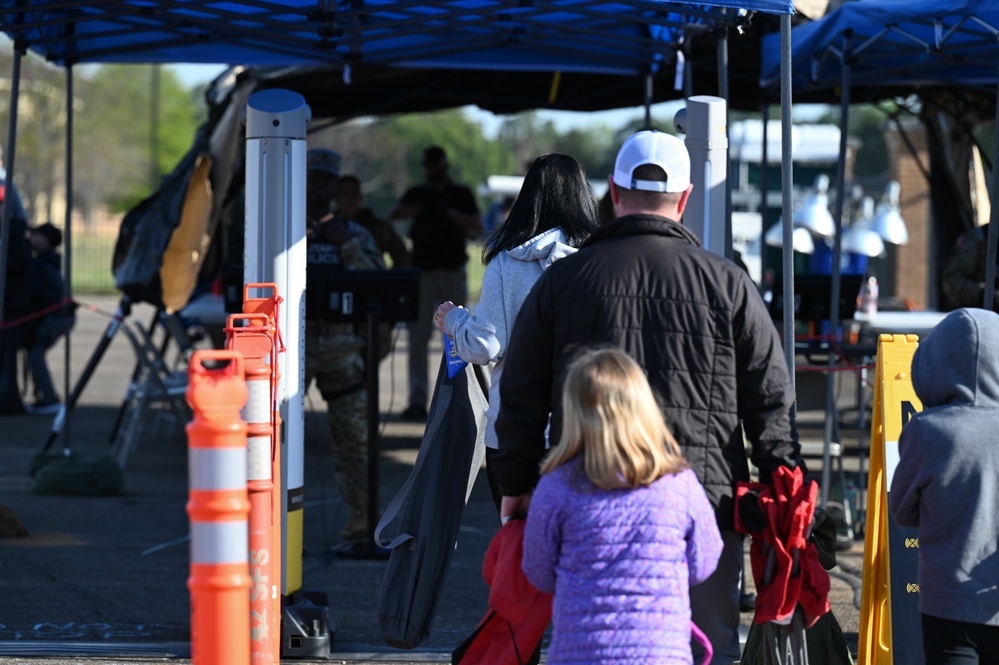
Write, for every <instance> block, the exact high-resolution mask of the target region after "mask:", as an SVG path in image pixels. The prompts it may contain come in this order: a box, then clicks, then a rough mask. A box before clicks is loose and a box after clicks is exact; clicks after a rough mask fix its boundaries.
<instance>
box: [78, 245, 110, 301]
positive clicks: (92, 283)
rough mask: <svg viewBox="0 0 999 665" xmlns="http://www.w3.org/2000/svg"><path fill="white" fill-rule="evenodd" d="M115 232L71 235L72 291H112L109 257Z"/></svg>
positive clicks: (97, 292)
mask: <svg viewBox="0 0 999 665" xmlns="http://www.w3.org/2000/svg"><path fill="white" fill-rule="evenodd" d="M116 239H117V234H116V233H100V232H93V233H80V234H76V235H74V236H73V262H72V266H71V269H72V271H73V280H72V286H73V293H80V294H104V293H114V292H115V291H116V290H117V289H115V286H114V275H113V274H112V273H111V257H112V256H113V255H114V243H115V240H116Z"/></svg>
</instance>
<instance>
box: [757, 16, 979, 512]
mask: <svg viewBox="0 0 999 665" xmlns="http://www.w3.org/2000/svg"><path fill="white" fill-rule="evenodd" d="M792 34H793V40H794V47H793V49H792V54H793V60H792V65H791V78H792V85H794V86H795V90H796V92H798V93H800V94H801V95H802V96H803V97H808V96H809V95H813V94H816V93H828V92H829V91H834V92H835V93H838V95H839V102H840V126H841V127H844V128H845V127H847V126H848V124H849V123H848V121H849V107H850V98H851V91H854V90H857V89H859V88H862V89H864V95H865V97H866V98H868V99H870V98H886V97H892V96H897V95H899V94H911V93H912V92H914V91H917V90H919V89H920V88H925V87H945V88H953V87H966V88H988V89H992V90H995V89H996V86H997V83H999V0H964V1H961V2H948V3H941V2H939V1H937V0H858V1H856V2H849V3H845V4H843V5H841V6H840V7H839V8H838V9H837V10H835V11H833V12H831V13H830V14H828V15H826V16H825V17H824V18H822V19H820V20H818V21H814V22H812V23H808V24H804V25H801V26H798V27H796V28H795V29H794V30H793V33H792ZM775 48H776V44H775V41H774V40H773V39H771V38H765V39H764V42H763V66H762V73H761V75H760V85H761V87H763V88H770V89H772V88H774V87H775V86H776V85H778V83H779V82H780V81H781V74H782V70H781V63H780V61H779V60H778V58H777V56H776V55H775V53H776V51H775ZM996 113H997V116H996V121H997V126H999V106H997V110H996ZM846 140H847V133H846V132H845V131H843V132H842V133H841V139H840V160H839V172H838V183H837V197H836V204H835V211H834V215H833V217H834V220H835V224H836V233H835V236H834V245H833V258H832V298H831V303H830V310H829V311H830V320H831V321H838V319H839V303H840V257H841V249H842V246H841V240H842V230H843V202H844V200H845V197H846V192H845V188H846V182H845V180H846V175H845V161H846V160H845V154H846ZM993 154H994V155H999V134H997V144H996V146H995V151H994V153H993ZM995 166H996V165H995V160H994V159H993V168H992V186H991V193H992V196H993V197H994V196H995V193H996V192H999V169H997V168H995ZM993 201H994V199H993ZM997 214H999V209H997V207H996V206H995V205H993V206H992V216H991V221H992V222H993V223H991V224H990V225H989V234H988V255H987V256H988V259H987V264H986V265H987V268H986V271H987V272H986V283H987V284H991V283H994V280H995V270H996V243H997V237H999V236H997V234H999V230H997V228H996V227H997V226H999V224H996V223H995V221H996V215H997ZM785 237H788V236H785ZM993 297H994V294H993V290H992V289H985V300H984V306H985V307H986V308H987V309H990V308H992V305H993ZM833 361H834V358H833V357H832V356H830V361H829V362H830V365H831V364H832V363H833ZM833 381H834V379H833V373H832V372H830V373H829V374H828V382H829V385H828V389H827V406H826V427H825V439H824V444H825V445H824V453H823V483H822V503H823V504H825V502H826V500H827V498H828V485H829V483H828V473H829V461H830V460H829V450H830V441H831V438H832V429H831V428H832V421H833V417H834V414H835V413H836V411H835V404H834V403H833V402H834V390H833ZM831 414H832V415H831Z"/></svg>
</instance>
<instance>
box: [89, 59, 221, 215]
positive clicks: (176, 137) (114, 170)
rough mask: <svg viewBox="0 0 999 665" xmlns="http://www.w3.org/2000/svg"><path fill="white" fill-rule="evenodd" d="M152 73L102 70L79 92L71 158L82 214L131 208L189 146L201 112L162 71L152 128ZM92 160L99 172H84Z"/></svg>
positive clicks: (137, 68) (147, 69)
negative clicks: (96, 209)
mask: <svg viewBox="0 0 999 665" xmlns="http://www.w3.org/2000/svg"><path fill="white" fill-rule="evenodd" d="M154 67H158V66H156V65H105V66H102V67H100V68H98V69H97V71H96V73H95V74H94V75H93V76H92V77H91V78H90V79H89V80H88V81H85V85H81V86H80V88H81V92H80V95H81V97H82V98H83V104H82V108H81V109H80V111H79V113H78V114H77V117H78V131H77V134H76V135H77V137H78V138H77V141H76V151H75V153H76V154H77V155H79V156H78V157H77V163H78V164H79V165H80V167H81V168H79V169H77V172H76V174H75V175H76V180H77V186H76V189H75V191H76V193H77V197H76V198H77V203H79V204H81V205H82V207H83V208H84V209H92V208H94V207H96V206H99V205H101V204H106V205H109V206H110V207H111V208H112V209H114V210H117V211H125V210H128V209H130V208H132V207H133V206H134V205H135V204H137V203H138V202H139V201H140V200H141V199H143V198H144V197H146V196H148V195H149V194H150V193H151V192H152V191H153V189H154V188H155V186H158V184H159V182H158V181H159V176H161V175H162V174H164V173H166V172H169V171H170V170H171V169H172V168H173V167H174V165H175V164H177V163H178V162H179V161H180V159H181V157H182V156H183V154H184V153H185V152H186V151H187V150H188V149H189V148H190V146H191V143H192V141H193V139H194V134H195V131H196V130H197V125H198V120H199V117H200V116H201V115H203V113H204V112H203V111H202V110H199V108H198V105H197V104H196V103H195V102H194V100H193V99H192V95H191V92H190V91H188V90H185V89H184V87H183V85H182V84H181V83H180V81H179V80H178V79H177V77H176V75H175V74H174V73H173V71H171V70H168V69H161V70H160V71H159V94H158V100H159V104H158V113H157V114H156V117H157V118H158V124H159V126H158V127H156V128H153V127H152V125H153V118H154V113H153V107H152V105H153V101H154V97H155V96H154V94H153V85H152V83H153V80H154V74H153V68H154ZM153 132H155V134H154V133H153ZM154 145H156V146H158V149H157V151H158V155H157V157H156V164H155V165H154V164H153V162H152V159H153V156H152V151H153V146H154ZM96 156H99V159H100V162H99V167H97V168H87V167H86V166H85V165H86V164H88V163H90V164H92V163H93V159H94V157H96ZM84 159H86V160H87V161H81V160H84Z"/></svg>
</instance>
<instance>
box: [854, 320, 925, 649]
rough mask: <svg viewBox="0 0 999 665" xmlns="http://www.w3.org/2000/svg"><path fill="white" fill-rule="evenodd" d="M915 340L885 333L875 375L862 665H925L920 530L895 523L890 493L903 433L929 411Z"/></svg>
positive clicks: (911, 336) (862, 596)
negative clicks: (916, 380) (916, 386)
mask: <svg viewBox="0 0 999 665" xmlns="http://www.w3.org/2000/svg"><path fill="white" fill-rule="evenodd" d="M918 346H919V342H918V337H916V335H881V336H880V338H879V339H878V359H877V368H876V370H875V376H874V408H873V414H872V419H871V468H870V475H869V477H868V483H867V503H868V506H867V528H866V533H865V536H864V581H863V586H862V589H861V606H860V640H859V644H858V654H857V656H858V662H859V664H860V665H893V664H897V665H922V663H923V641H922V629H921V626H920V616H919V584H918V582H917V581H916V580H917V577H916V573H917V560H918V555H919V549H918V548H919V538H918V535H917V532H916V529H913V528H908V527H902V526H899V525H898V524H896V523H895V520H894V519H892V517H891V514H890V513H889V511H888V491H889V489H890V488H891V478H892V475H893V474H894V471H895V468H896V467H897V466H898V436H899V433H901V431H902V427H903V426H904V425H905V423H907V422H908V421H909V418H910V417H911V416H912V415H913V414H914V413H917V412H919V411H921V410H922V408H923V406H922V404H921V403H920V401H919V398H917V397H916V393H915V390H913V387H912V376H911V367H912V356H913V354H914V353H915V352H916V348H917V347H918Z"/></svg>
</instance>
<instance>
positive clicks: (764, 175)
mask: <svg viewBox="0 0 999 665" xmlns="http://www.w3.org/2000/svg"><path fill="white" fill-rule="evenodd" d="M768 101H769V100H768V99H767V96H766V93H764V96H763V105H762V107H761V108H760V118H762V119H763V145H762V146H760V281H761V282H763V281H764V277H765V275H766V272H767V265H766V260H765V258H766V252H767V243H766V241H765V238H766V235H767V229H768V228H770V224H769V221H770V220H769V217H770V215H769V214H767V213H768V212H769V211H768V210H767V195H768V194H769V193H770V182H769V178H770V164H769V160H770V154H769V151H768V149H767V148H768V147H769V146H768V144H769V142H770V132H769V126H770V104H769V103H768ZM761 285H762V286H764V287H765V286H766V284H765V283H763V284H761ZM775 295H776V294H775Z"/></svg>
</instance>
